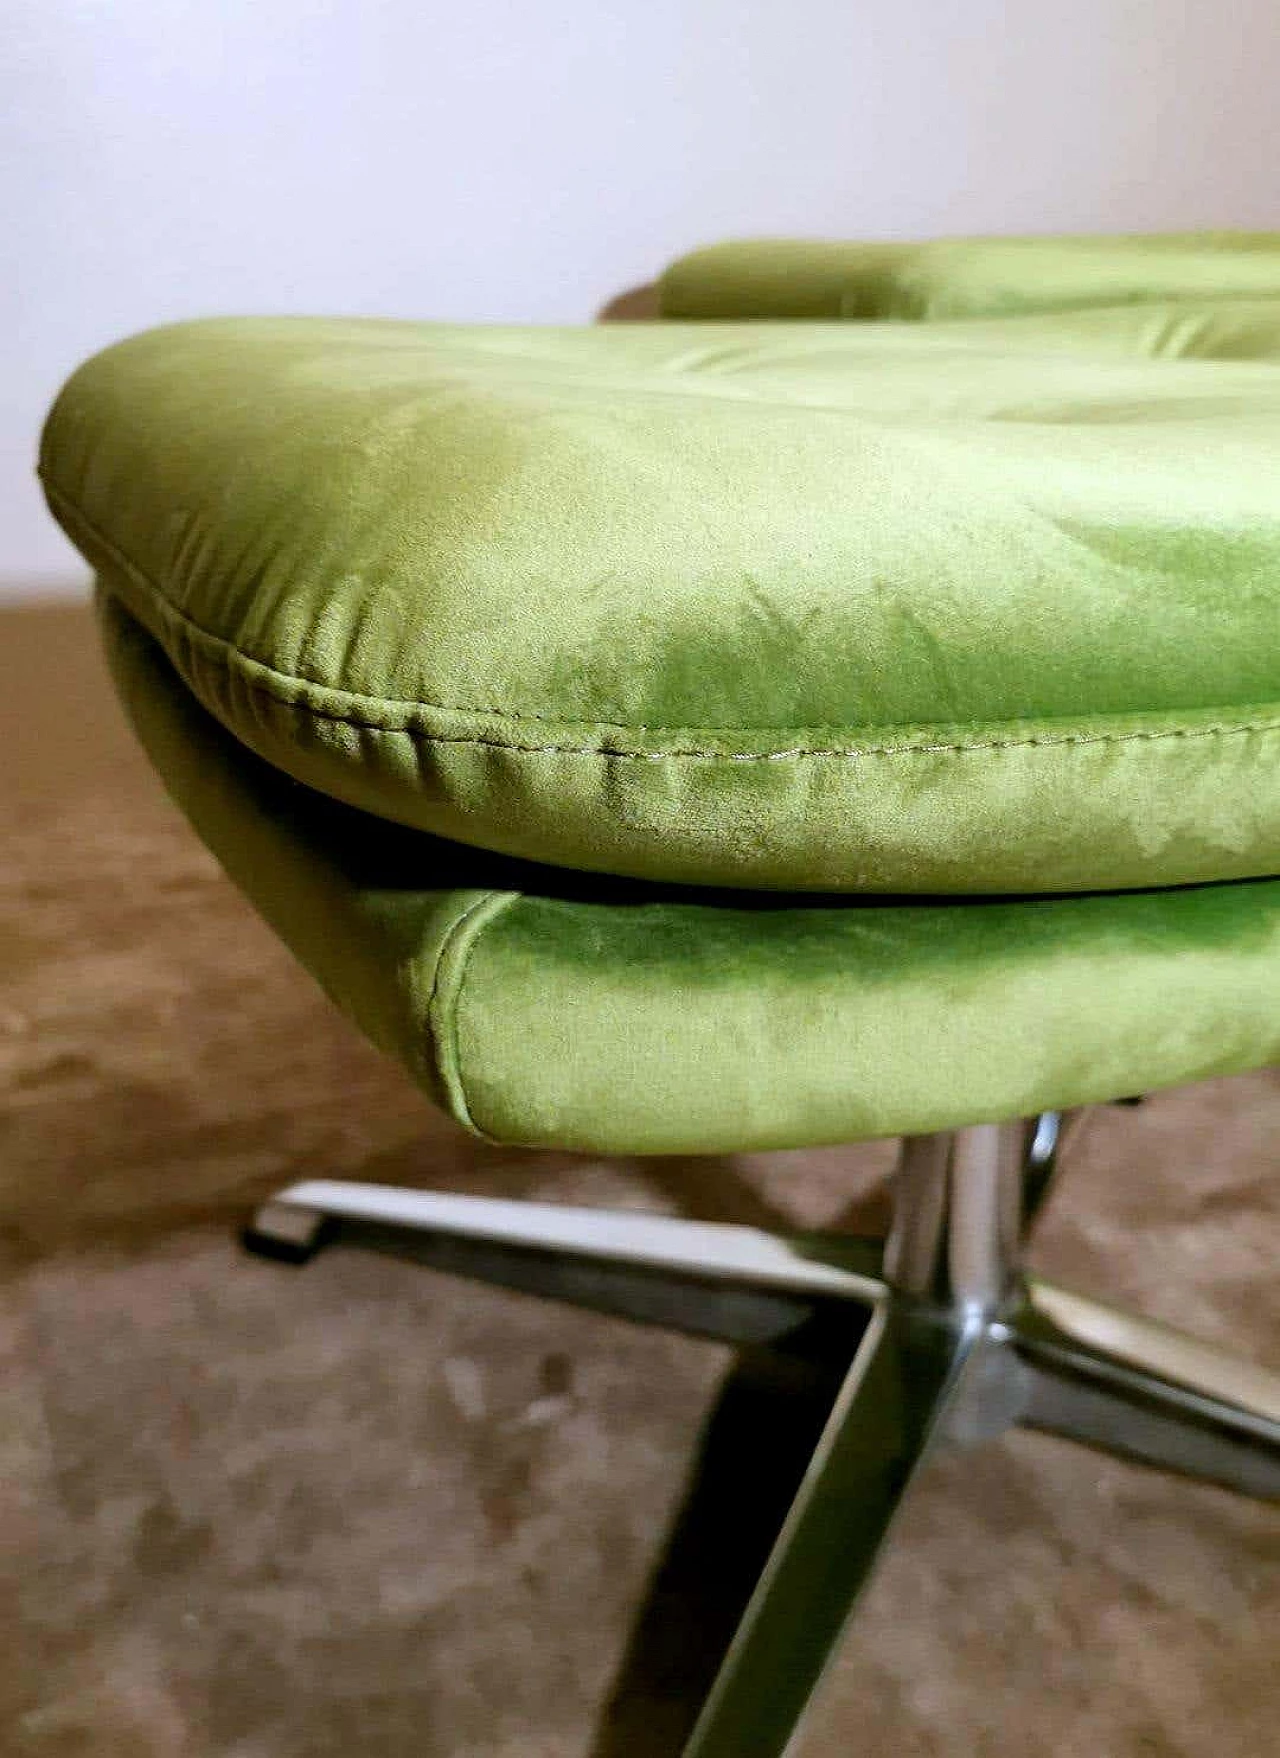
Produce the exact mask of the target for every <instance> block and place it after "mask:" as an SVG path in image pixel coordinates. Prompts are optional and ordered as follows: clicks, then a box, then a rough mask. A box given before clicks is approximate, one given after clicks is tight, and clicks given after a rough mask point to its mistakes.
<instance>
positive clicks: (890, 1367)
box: [684, 1300, 984, 1758]
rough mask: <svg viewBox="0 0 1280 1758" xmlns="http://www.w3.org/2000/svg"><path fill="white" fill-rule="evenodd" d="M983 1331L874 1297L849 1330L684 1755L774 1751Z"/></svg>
mask: <svg viewBox="0 0 1280 1758" xmlns="http://www.w3.org/2000/svg"><path fill="white" fill-rule="evenodd" d="M983 1346H984V1336H983V1329H982V1326H981V1324H980V1323H976V1322H975V1323H973V1324H970V1325H969V1326H967V1327H965V1328H963V1329H960V1330H951V1329H950V1328H948V1327H946V1326H942V1325H938V1324H935V1323H933V1322H932V1321H931V1320H930V1319H929V1318H928V1317H927V1316H925V1315H924V1314H922V1313H915V1312H912V1311H911V1310H910V1309H909V1308H908V1307H906V1306H903V1305H901V1304H900V1303H898V1302H896V1301H892V1300H886V1301H885V1302H884V1303H883V1304H882V1305H881V1306H880V1307H879V1308H878V1310H877V1311H876V1314H875V1316H874V1318H873V1319H872V1321H871V1323H870V1325H869V1326H868V1327H867V1330H866V1332H865V1334H864V1336H863V1338H862V1342H861V1345H860V1347H859V1349H858V1352H857V1354H856V1355H855V1356H854V1359H853V1364H852V1366H851V1367H850V1369H849V1374H848V1377H847V1378H846V1380H845V1382H844V1385H843V1387H842V1388H841V1391H840V1394H839V1396H838V1398H837V1400H836V1404H835V1408H834V1409H833V1410H832V1413H831V1416H830V1419H829V1421H828V1423H827V1426H826V1429H825V1431H824V1433H823V1436H822V1439H821V1441H820V1442H819V1445H818V1449H817V1452H816V1453H815V1454H814V1457H813V1461H812V1463H811V1464H810V1466H809V1470H808V1472H807V1473H806V1475H805V1478H804V1482H803V1483H802V1485H801V1487H800V1492H799V1495H798V1496H797V1498H796V1500H795V1503H794V1504H793V1506H792V1509H791V1512H790V1514H789V1515H788V1517H787V1520H786V1523H785V1525H784V1526H783V1528H782V1532H781V1534H780V1535H779V1537H778V1541H777V1543H776V1545H775V1546H774V1549H773V1553H772V1555H771V1556H770V1558H769V1561H768V1564H767V1565H766V1567H765V1570H764V1573H763V1575H762V1576H761V1578H760V1582H759V1585H758V1586H757V1588H756V1591H755V1594H754V1596H753V1597H752V1600H751V1603H750V1605H749V1606H748V1607H747V1612H746V1616H745V1618H744V1619H743V1622H742V1624H741V1626H740V1627H739V1629H738V1632H737V1635H736V1636H735V1637H734V1640H733V1643H732V1645H731V1646H730V1649H729V1652H728V1654H727V1656H726V1657H725V1661H724V1664H723V1666H722V1667H721V1670H720V1673H719V1675H718V1677H717V1679H716V1682H715V1684H714V1686H713V1688H712V1691H711V1694H710V1696H709V1697H708V1699H707V1702H706V1705H705V1707H704V1709H703V1712H702V1714H701V1716H700V1717H699V1719H698V1723H697V1726H696V1727H695V1728H694V1731H693V1736H692V1738H691V1739H690V1741H689V1743H688V1745H687V1746H686V1747H685V1752H684V1758H778V1755H779V1754H782V1753H784V1752H786V1751H787V1750H789V1749H790V1747H791V1745H792V1744H793V1742H794V1740H795V1737H796V1735H797V1732H798V1730H799V1727H800V1723H801V1721H802V1719H803V1717H804V1714H805V1711H806V1709H807V1708H808V1705H809V1703H810V1702H811V1700H812V1698H813V1695H814V1692H815V1690H816V1689H817V1686H818V1683H819V1680H820V1679H821V1677H822V1674H823V1672H824V1670H825V1668H826V1666H827V1663H828V1661H829V1660H830V1658H831V1656H832V1654H833V1653H834V1651H835V1649H836V1647H837V1646H838V1644H839V1641H840V1637H841V1635H842V1633H843V1631H844V1628H845V1625H846V1624H847V1622H848V1620H849V1616H850V1614H851V1612H852V1610H853V1608H854V1605H855V1603H856V1601H857V1599H858V1596H859V1594H860V1593H861V1591H862V1589H863V1587H864V1586H865V1585H866V1582H867V1580H868V1578H869V1576H870V1574H871V1571H872V1569H873V1567H874V1565H875V1562H876V1559H877V1557H878V1556H879V1554H880V1551H881V1549H882V1547H883V1545H884V1543H885V1540H886V1539H887V1538H888V1536H889V1532H890V1530H891V1528H892V1525H893V1520H894V1517H895V1515H896V1514H897V1512H898V1510H899V1508H900V1507H901V1506H902V1503H903V1501H904V1500H905V1498H906V1495H907V1492H908V1491H909V1489H910V1488H911V1486H912V1484H913V1483H914V1481H915V1479H916V1476H917V1474H918V1471H919V1468H920V1466H921V1465H922V1464H923V1462H924V1460H925V1459H926V1457H927V1456H928V1454H929V1452H930V1450H931V1448H932V1447H933V1446H934V1445H935V1444H936V1442H937V1441H938V1440H939V1439H941V1438H943V1436H944V1435H945V1433H946V1429H947V1419H948V1415H949V1412H950V1411H951V1409H952V1408H953V1407H954V1406H955V1405H956V1404H957V1403H958V1402H959V1401H960V1400H961V1399H962V1397H963V1393H964V1387H965V1382H966V1378H967V1377H968V1375H969V1374H970V1373H971V1372H972V1367H973V1361H974V1357H975V1355H976V1354H977V1353H979V1352H981V1350H982V1348H983Z"/></svg>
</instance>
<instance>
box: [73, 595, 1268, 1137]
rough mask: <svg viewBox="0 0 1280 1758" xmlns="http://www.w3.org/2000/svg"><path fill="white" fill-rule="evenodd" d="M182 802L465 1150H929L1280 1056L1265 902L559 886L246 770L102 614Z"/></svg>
mask: <svg viewBox="0 0 1280 1758" xmlns="http://www.w3.org/2000/svg"><path fill="white" fill-rule="evenodd" d="M103 608H104V613H105V628H106V634H107V639H108V648H109V651H110V654H111V658H112V663H113V666H114V669H115V672H116V676H117V679H118V682H119V685H120V688H121V692H122V694H123V696H124V698H125V700H126V702H127V703H128V705H129V707H130V709H131V712H132V714H133V717H134V720H135V723H136V725H137V728H138V731H139V733H140V735H141V737H142V739H143V742H144V743H145V745H146V747H147V749H148V750H149V752H150V754H151V756H152V758H153V760H154V762H155V763H156V765H157V767H158V768H159V769H160V771H161V773H162V774H163V775H164V777H165V779H166V781H167V783H168V786H169V787H170V789H171V791H172V792H173V794H174V796H175V797H176V799H177V800H178V801H179V803H180V804H181V805H182V806H183V807H184V809H185V810H186V812H187V814H188V815H189V817H190V818H191V820H192V822H193V823H194V824H195V826H196V828H197V829H198V830H199V832H200V833H201V835H202V836H203V837H204V838H205V840H206V841H207V842H208V843H209V845H210V846H211V847H212V848H213V849H214V851H215V852H216V853H217V854H218V855H219V857H220V858H221V860H222V861H223V863H224V864H225V865H226V867H227V869H228V870H229V872H230V873H231V875H232V877H233V878H235V879H236V880H237V881H238V882H239V883H240V884H241V885H242V886H243V887H244V889H245V890H246V891H247V892H248V894H249V895H250V897H252V898H253V899H254V900H255V902H256V903H257V905H258V907H259V908H260V909H261V910H262V912H263V914H264V915H265V916H266V917H267V919H268V920H269V921H270V922H271V923H272V924H273V925H274V927H275V928H276V929H277V930H278V931H279V933H280V934H281V935H282V937H283V938H284V939H285V940H286V941H287V942H288V943H289V944H290V945H291V946H292V947H293V949H294V951H295V952H296V953H297V954H298V956H299V957H300V958H301V960H302V962H303V963H304V964H305V965H307V966H308V967H309V968H310V970H311V971H312V972H313V973H314V974H315V976H316V977H317V978H318V979H319V980H320V982H321V983H322V984H323V985H324V987H325V988H326V989H327V990H328V992H329V993H330V995H331V996H332V997H333V998H334V1000H335V1001H336V1002H338V1004H339V1005H340V1006H341V1007H343V1008H344V1009H345V1010H346V1011H347V1012H348V1013H349V1014H351V1015H352V1016H353V1017H354V1018H355V1019H356V1020H357V1021H358V1022H359V1023H360V1024H361V1025H362V1026H363V1027H364V1028H365V1030H366V1031H367V1032H368V1033H369V1035H370V1036H371V1037H372V1038H373V1039H374V1040H375V1041H376V1042H377V1043H379V1044H381V1045H382V1046H383V1047H384V1048H385V1049H387V1050H389V1051H391V1052H393V1053H395V1054H397V1055H398V1056H400V1057H401V1058H402V1059H403V1061H404V1062H405V1063H406V1064H407V1065H408V1067H409V1068H410V1069H411V1070H412V1072H413V1073H414V1074H415V1075H416V1076H417V1078H418V1079H419V1080H420V1081H421V1082H422V1083H423V1084H424V1086H426V1088H427V1089H428V1091H430V1092H431V1093H433V1094H434V1095H435V1097H436V1098H437V1100H438V1101H439V1102H440V1103H442V1104H443V1105H445V1106H447V1107H448V1108H449V1109H450V1110H451V1111H452V1112H453V1114H454V1116H455V1117H457V1118H459V1119H460V1120H461V1121H462V1122H463V1123H465V1124H466V1125H467V1126H468V1127H469V1128H471V1129H473V1130H477V1131H479V1132H481V1133H483V1134H485V1135H488V1136H490V1137H493V1138H496V1139H499V1140H502V1141H507V1142H525V1143H533V1144H544V1145H548V1146H555V1147H575V1148H583V1149H587V1150H593V1151H601V1152H619V1153H677V1152H717V1151H732V1150H740V1149H748V1148H769V1147H793V1146H801V1145H805V1144H810V1143H824V1142H839V1141H843V1140H847V1139H850V1138H853V1137H858V1136H884V1135H894V1134H898V1133H900V1132H904V1131H906V1132H910V1131H919V1130H928V1129H940V1128H946V1127H950V1126H952V1125H958V1124H964V1123H972V1122H976V1121H981V1120H994V1119H997V1118H1004V1117H1012V1116H1016V1115H1024V1114H1027V1113H1029V1112H1034V1111H1036V1110H1038V1109H1041V1108H1042V1107H1046V1106H1062V1105H1074V1104H1079V1103H1083V1102H1086V1101H1090V1100H1100V1099H1108V1098H1114V1097H1117V1096H1118V1095H1120V1094H1123V1093H1126V1092H1130V1091H1134V1092H1137V1091H1146V1090H1149V1089H1154V1088H1156V1087H1160V1086H1164V1085H1167V1084H1170V1083H1174V1082H1180V1081H1186V1080H1192V1079H1195V1078H1197V1077H1199V1076H1205V1075H1210V1074H1219V1073H1227V1072H1232V1071H1235V1070H1240V1069H1245V1068H1250V1067H1254V1066H1257V1065H1260V1064H1263V1063H1267V1062H1272V1061H1275V1060H1276V1059H1277V1057H1280V1012H1278V1011H1277V1008H1276V1004H1275V1002H1276V995H1277V993H1280V880H1270V881H1267V880H1255V881H1244V882H1238V883H1235V884H1223V885H1213V886H1204V887H1200V888H1191V889H1187V890H1182V891H1162V892H1129V893H1123V894H1117V895H1113V896H1093V897H1078V896H1077V897H1067V898H1043V897H1042V898H1034V899H1030V900H1027V899H1018V900H1014V899H975V900H970V901H959V900H953V901H932V902H925V901H920V900H916V901H913V902H907V903H902V902H892V901H888V900H883V899H877V898H850V897H844V898H822V899H818V898H813V899H808V900H804V899H797V898H783V897H777V896H770V895H769V894H766V893H760V892H757V893H754V894H752V893H738V894H736V895H735V894H732V893H728V894H726V893H723V892H715V891H711V890H706V889H677V888H674V887H664V886H659V885H646V884H642V883H636V882H626V881H621V880H616V879H609V878H605V877H596V878H592V877H591V876H589V875H581V874H566V873H557V872H555V871H554V870H552V869H549V868H545V867H535V866H532V865H529V864H527V863H523V862H519V861H514V860H510V859H506V858H503V857H501V856H495V855H492V854H488V853H485V852H483V851H479V850H476V849H473V848H468V847H464V846H462V845H459V844H456V843H448V842H444V841H441V840H440V839H438V838H436V837H433V836H430V835H427V834H424V833H423V832H420V831H412V830H406V829H403V828H401V827H399V826H396V825H393V824H389V823H386V822H383V821H379V820H378V819H375V818H371V817H368V816H366V815H365V814H362V813H360V812H359V811H356V810H353V809H352V808H350V807H346V806H343V805H340V804H339V803H338V802H336V801H334V800H331V799H329V798H326V797H324V796H322V795H320V794H317V793H314V792H312V791H311V790H309V789H307V788H304V787H302V786H301V785H299V784H298V783H296V782H294V781H291V780H290V779H289V778H288V777H286V776H284V775H283V774H281V773H280V771H279V770H276V769H274V768H272V767H270V766H268V765H267V764H265V763H263V762H261V761H260V760H259V759H257V758H255V757H254V756H252V755H251V754H250V753H248V752H247V751H245V749H244V748H243V746H242V745H241V744H239V743H238V742H237V741H236V740H235V739H233V738H232V737H231V736H230V735H229V734H228V733H226V732H225V731H224V730H223V729H222V727H221V726H220V725H219V724H218V723H217V722H216V721H215V720H214V719H213V718H212V717H211V716H210V715H208V714H207V713H206V712H205V711H204V710H203V709H201V708H200V707H199V706H198V704H197V703H196V701H195V699H194V697H193V696H192V694H191V692H190V691H189V690H188V689H187V688H186V686H185V684H184V683H183V682H182V681H181V679H180V678H179V676H178V674H177V672H176V670H175V669H174V667H173V666H172V665H171V663H170V662H169V660H168V659H167V658H166V657H165V655H164V653H163V651H162V650H161V648H160V647H159V646H157V645H156V643H155V642H154V641H153V640H152V639H151V638H150V636H148V635H147V634H145V633H144V632H143V631H142V629H141V627H140V626H139V625H138V624H137V623H135V622H134V621H133V619H132V618H131V617H130V616H129V615H128V614H127V613H125V612H124V611H123V610H121V609H120V607H119V603H118V601H117V600H116V599H115V597H114V595H111V594H108V595H106V596H105V597H104V601H103Z"/></svg>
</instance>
